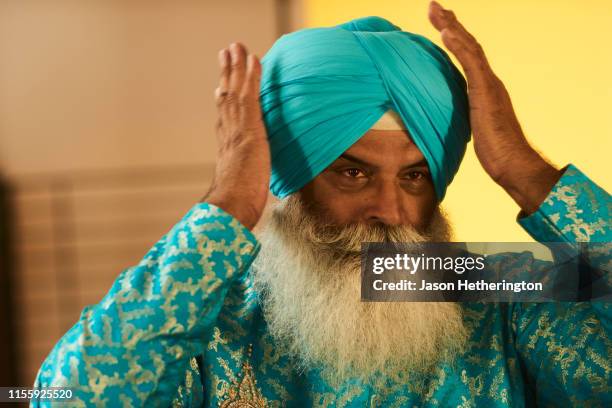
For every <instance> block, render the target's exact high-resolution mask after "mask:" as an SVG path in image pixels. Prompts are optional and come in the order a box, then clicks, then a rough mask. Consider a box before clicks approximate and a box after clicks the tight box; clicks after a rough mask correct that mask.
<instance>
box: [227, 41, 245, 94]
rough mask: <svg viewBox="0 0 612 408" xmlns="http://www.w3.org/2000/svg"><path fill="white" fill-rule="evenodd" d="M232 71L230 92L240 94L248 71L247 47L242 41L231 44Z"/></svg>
mask: <svg viewBox="0 0 612 408" xmlns="http://www.w3.org/2000/svg"><path fill="white" fill-rule="evenodd" d="M230 55H231V61H232V62H231V73H230V78H229V92H230V93H233V94H235V95H239V94H240V91H241V90H242V86H243V84H244V77H245V73H246V49H245V47H244V46H243V45H242V44H240V43H233V44H232V45H230Z"/></svg>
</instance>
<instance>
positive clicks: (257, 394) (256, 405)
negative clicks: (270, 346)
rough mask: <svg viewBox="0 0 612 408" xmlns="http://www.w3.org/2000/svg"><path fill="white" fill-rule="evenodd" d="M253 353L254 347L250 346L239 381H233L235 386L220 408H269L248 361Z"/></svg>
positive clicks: (220, 402) (231, 388) (229, 391)
mask: <svg viewBox="0 0 612 408" xmlns="http://www.w3.org/2000/svg"><path fill="white" fill-rule="evenodd" d="M252 353H253V345H252V344H249V347H248V352H247V356H246V359H245V362H244V363H243V364H242V371H241V372H240V373H239V374H238V379H235V378H234V379H232V382H233V385H232V386H230V388H229V390H228V391H227V394H228V395H227V396H225V397H223V400H222V401H219V407H220V408H268V406H269V405H268V401H267V400H266V399H265V398H264V396H263V395H262V394H261V391H260V390H259V388H257V380H256V379H255V374H254V373H253V367H252V366H251V364H249V361H248V359H250V358H251V354H252Z"/></svg>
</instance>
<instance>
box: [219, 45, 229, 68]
mask: <svg viewBox="0 0 612 408" xmlns="http://www.w3.org/2000/svg"><path fill="white" fill-rule="evenodd" d="M218 57H219V62H220V63H221V65H223V64H225V61H227V49H225V48H223V49H222V50H220V51H219V54H218Z"/></svg>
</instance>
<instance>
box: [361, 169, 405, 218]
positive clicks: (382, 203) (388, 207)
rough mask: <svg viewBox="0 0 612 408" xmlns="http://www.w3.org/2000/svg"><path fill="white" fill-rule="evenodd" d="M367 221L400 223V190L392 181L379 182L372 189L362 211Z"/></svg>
mask: <svg viewBox="0 0 612 408" xmlns="http://www.w3.org/2000/svg"><path fill="white" fill-rule="evenodd" d="M364 216H365V219H366V221H367V222H368V223H382V224H385V225H401V224H402V221H403V220H402V191H401V187H400V186H399V185H398V184H397V183H396V182H394V181H391V180H389V181H384V182H380V183H379V184H378V185H377V186H376V188H373V189H372V192H371V196H370V197H369V199H368V201H367V205H366V209H365V213H364Z"/></svg>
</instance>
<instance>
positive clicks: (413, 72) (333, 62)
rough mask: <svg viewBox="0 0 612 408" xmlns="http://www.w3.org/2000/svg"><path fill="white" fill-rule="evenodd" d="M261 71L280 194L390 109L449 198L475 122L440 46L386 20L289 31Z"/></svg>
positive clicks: (314, 172)
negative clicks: (399, 120) (448, 190)
mask: <svg viewBox="0 0 612 408" xmlns="http://www.w3.org/2000/svg"><path fill="white" fill-rule="evenodd" d="M262 68H263V71H262V81H261V92H260V100H261V106H262V114H263V119H264V123H265V125H266V129H267V132H268V138H269V142H270V151H271V155H272V177H271V181H270V190H271V191H272V193H273V194H275V195H276V196H278V197H285V196H287V195H289V194H292V193H294V192H296V191H298V190H299V189H300V188H302V187H303V186H304V185H306V184H307V183H308V182H310V181H311V180H312V179H313V178H314V177H316V176H317V175H318V174H319V173H321V172H322V171H323V170H325V168H326V167H327V166H329V165H330V164H331V163H332V162H333V161H334V160H336V159H337V158H338V157H339V156H340V155H341V154H342V153H343V152H344V151H346V150H347V149H348V148H349V147H350V146H351V145H353V144H354V143H355V142H357V141H358V140H359V138H361V137H362V136H363V135H364V134H365V133H366V132H367V131H368V130H369V129H370V128H371V127H372V125H374V124H375V123H376V122H377V121H378V119H380V117H381V116H382V115H383V114H384V113H385V112H386V111H388V110H389V109H392V110H395V111H396V112H397V113H398V114H399V116H400V117H401V118H402V121H403V122H404V124H405V126H406V128H407V129H408V133H409V134H410V137H411V138H412V140H413V142H414V143H415V145H416V146H417V147H418V148H419V149H420V151H421V152H422V153H423V156H424V157H425V159H426V161H427V164H428V166H429V169H430V172H431V174H432V178H433V182H434V186H435V190H436V195H437V197H438V199H439V200H442V199H443V197H444V195H445V192H446V187H447V186H448V184H450V182H451V181H452V179H453V177H454V175H455V174H456V172H457V170H458V168H459V164H460V163H461V160H462V158H463V156H464V154H465V149H466V145H467V143H468V142H469V139H470V126H469V119H468V103H467V92H466V83H465V80H464V78H463V76H462V75H461V73H460V72H459V71H458V70H457V68H456V67H455V66H454V65H453V63H452V62H451V61H450V59H449V57H448V55H447V54H446V53H445V52H444V51H443V50H442V49H440V48H439V47H438V46H436V45H435V44H433V43H432V42H431V41H429V40H427V39H426V38H424V37H422V36H419V35H416V34H411V33H408V32H403V31H401V30H400V29H399V28H398V27H396V26H395V25H393V24H391V23H390V22H389V21H387V20H385V19H382V18H380V17H366V18H362V19H357V20H353V21H349V22H347V23H345V24H342V25H339V26H336V27H325V28H311V29H305V30H300V31H296V32H294V33H291V34H287V35H284V36H282V37H281V38H280V39H278V40H277V41H276V43H275V44H274V45H273V46H272V48H271V49H270V50H269V51H268V53H267V54H266V55H265V56H264V58H263V59H262ZM383 137H384V136H383Z"/></svg>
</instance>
